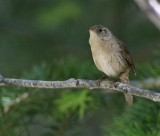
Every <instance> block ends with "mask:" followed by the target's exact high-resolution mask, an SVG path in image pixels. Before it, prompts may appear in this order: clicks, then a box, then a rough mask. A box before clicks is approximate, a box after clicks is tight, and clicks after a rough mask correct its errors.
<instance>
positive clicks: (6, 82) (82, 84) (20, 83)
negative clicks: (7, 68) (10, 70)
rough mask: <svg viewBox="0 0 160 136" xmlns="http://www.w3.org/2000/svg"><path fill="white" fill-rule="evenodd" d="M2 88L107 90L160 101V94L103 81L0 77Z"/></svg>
mask: <svg viewBox="0 0 160 136" xmlns="http://www.w3.org/2000/svg"><path fill="white" fill-rule="evenodd" d="M0 86H16V87H31V88H50V89H57V88H59V89H63V88H89V89H106V91H109V92H110V91H114V90H115V91H118V92H123V93H128V94H132V95H135V96H139V97H144V98H147V99H150V100H153V101H160V93H157V92H154V91H150V90H146V89H140V88H137V87H133V86H130V85H127V84H123V83H120V82H116V83H113V84H111V83H110V82H109V81H106V80H105V81H102V82H101V84H100V85H99V86H98V85H97V81H96V80H85V79H74V78H71V79H68V80H65V81H41V80H24V79H11V78H3V76H0Z"/></svg>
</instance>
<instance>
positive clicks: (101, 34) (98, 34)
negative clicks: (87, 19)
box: [89, 25, 112, 41]
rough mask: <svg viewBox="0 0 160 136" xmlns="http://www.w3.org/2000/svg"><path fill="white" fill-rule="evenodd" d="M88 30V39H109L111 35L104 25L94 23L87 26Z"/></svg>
mask: <svg viewBox="0 0 160 136" xmlns="http://www.w3.org/2000/svg"><path fill="white" fill-rule="evenodd" d="M89 32H90V39H96V38H97V40H102V41H106V40H110V38H111V37H112V33H111V31H110V30H109V29H108V28H106V27H104V26H103V25H95V26H92V27H90V28H89Z"/></svg>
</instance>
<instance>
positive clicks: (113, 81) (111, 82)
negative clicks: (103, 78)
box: [109, 79, 118, 85]
mask: <svg viewBox="0 0 160 136" xmlns="http://www.w3.org/2000/svg"><path fill="white" fill-rule="evenodd" d="M117 81H118V80H117V79H115V80H111V81H109V83H110V84H111V85H113V84H114V83H115V82H117Z"/></svg>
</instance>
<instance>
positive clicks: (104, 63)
mask: <svg viewBox="0 0 160 136" xmlns="http://www.w3.org/2000/svg"><path fill="white" fill-rule="evenodd" d="M89 32H90V38H89V43H90V46H91V51H92V56H93V60H94V63H95V65H96V66H97V68H98V69H99V70H100V71H102V72H104V73H105V74H106V75H107V76H108V77H113V78H120V80H121V82H122V83H127V84H129V71H130V69H132V71H133V73H134V74H135V75H136V69H135V66H134V63H133V59H132V57H131V55H130V53H129V51H128V49H127V47H126V46H125V45H124V43H123V42H121V41H120V40H118V39H117V38H116V37H115V36H114V35H113V34H112V32H111V31H110V30H109V29H108V28H106V27H104V26H102V25H95V26H93V27H90V28H89ZM106 75H105V76H103V77H102V78H100V79H99V80H98V84H100V82H101V80H103V79H104V78H105V77H106ZM125 98H126V101H127V103H128V105H132V103H133V96H132V95H130V94H127V92H126V93H125Z"/></svg>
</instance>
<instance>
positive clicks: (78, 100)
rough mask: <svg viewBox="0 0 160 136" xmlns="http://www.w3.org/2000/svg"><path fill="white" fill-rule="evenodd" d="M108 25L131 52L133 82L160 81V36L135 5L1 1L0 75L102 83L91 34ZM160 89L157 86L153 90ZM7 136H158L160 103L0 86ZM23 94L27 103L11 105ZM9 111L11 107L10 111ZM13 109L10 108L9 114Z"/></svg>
mask: <svg viewBox="0 0 160 136" xmlns="http://www.w3.org/2000/svg"><path fill="white" fill-rule="evenodd" d="M95 24H103V25H105V26H107V27H108V28H109V29H110V30H111V31H113V33H114V34H115V35H116V36H117V37H119V39H121V40H122V41H124V42H125V43H126V45H127V46H128V48H129V50H130V52H131V54H132V56H133V58H134V60H135V65H136V68H137V76H133V74H131V80H143V79H146V78H149V77H153V78H156V77H158V76H159V75H160V62H159V58H160V52H159V50H160V38H159V36H160V32H159V31H158V30H157V29H156V28H155V27H154V26H153V25H152V24H151V23H150V21H149V20H148V19H147V18H146V17H145V16H144V14H143V13H142V12H141V11H140V10H139V8H138V7H137V6H136V5H135V3H134V2H133V1H130V0H121V1H120V0H88V1H85V0H70V1H66V0H58V1H56V0H34V1H32V0H0V62H1V63H0V69H1V74H2V75H3V76H4V77H16V78H25V79H37V80H66V79H69V78H84V79H98V78H99V77H101V76H102V75H103V73H101V72H99V71H98V70H97V68H96V67H95V65H94V63H93V61H92V57H91V52H90V47H89V44H88V39H89V33H88V28H89V27H90V26H92V25H95ZM151 89H155V90H157V91H158V90H159V89H158V88H151ZM0 91H1V93H0V109H1V110H0V135H2V136H15V135H16V136H33V135H34V136H62V135H63V136H82V135H83V136H117V135H118V136H121V135H123V136H128V135H130V136H132V135H137V136H143V135H147V136H150V135H155V136H159V135H160V130H159V120H160V116H159V115H160V110H159V107H160V104H159V103H154V102H152V101H149V100H145V99H143V98H137V97H136V98H135V104H134V105H133V107H132V108H131V109H129V111H126V108H125V101H124V96H123V95H122V94H119V93H117V94H105V93H104V92H103V91H102V90H94V91H92V90H88V89H63V90H59V89H56V90H52V89H30V88H15V87H1V88H0ZM24 93H27V94H28V97H27V98H25V99H24V100H22V101H21V102H20V103H17V104H15V105H14V104H12V103H13V102H14V101H15V99H16V98H17V97H20V96H21V95H23V94H24ZM9 105H10V106H9ZM7 107H8V110H6V108H7Z"/></svg>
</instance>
